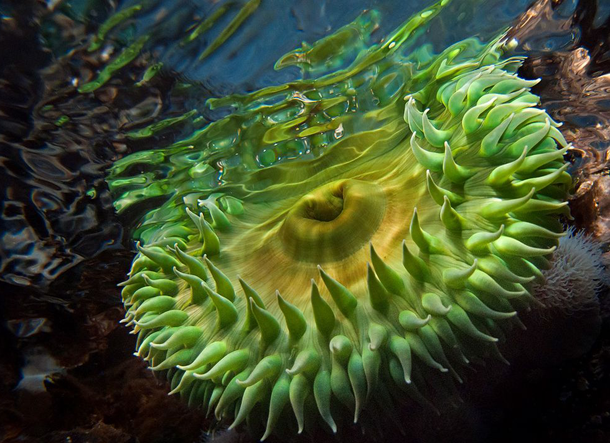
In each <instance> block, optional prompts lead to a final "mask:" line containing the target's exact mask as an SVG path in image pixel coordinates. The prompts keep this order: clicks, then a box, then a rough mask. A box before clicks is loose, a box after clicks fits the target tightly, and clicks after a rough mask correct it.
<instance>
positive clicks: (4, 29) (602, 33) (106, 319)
mask: <svg viewBox="0 0 610 443" xmlns="http://www.w3.org/2000/svg"><path fill="white" fill-rule="evenodd" d="M430 3H431V2H424V1H419V0H418V1H409V2H405V1H394V0H386V1H338V0H335V1H333V0H328V1H315V2H314V1H280V0H269V1H265V0H260V1H253V0H250V1H168V0H158V1H144V2H111V1H47V2H40V1H38V2H37V1H6V0H3V1H2V2H0V14H1V15H2V21H1V23H0V112H1V113H2V114H1V117H0V159H1V162H2V175H1V177H0V185H1V188H0V189H1V190H2V194H1V199H2V201H1V210H2V218H1V220H0V235H1V238H0V260H1V263H0V269H1V276H0V281H1V283H0V285H1V287H0V294H1V298H0V309H1V315H2V316H3V317H4V321H3V322H2V325H1V328H2V329H1V330H0V334H1V335H0V347H1V351H2V356H3V357H2V359H1V360H0V396H1V397H0V438H1V439H2V441H43V442H55V441H73V442H75V441H88V442H98V441H99V442H105V441H117V442H131V441H134V442H135V441H141V442H192V441H210V440H211V439H213V438H214V439H219V440H221V441H225V440H224V439H232V440H231V441H250V440H249V437H248V436H247V435H242V434H236V433H234V432H225V431H224V430H223V429H222V428H218V429H216V428H215V425H214V422H213V420H212V419H211V418H206V417H205V414H204V413H202V412H201V411H198V410H194V409H189V408H187V407H186V405H184V404H183V403H182V402H181V401H180V400H179V399H177V398H174V397H168V396H167V391H168V387H167V384H166V383H165V382H164V381H163V380H162V378H161V377H158V378H155V377H154V376H153V373H152V372H151V371H149V370H148V369H147V365H146V363H145V362H143V361H142V360H140V359H139V358H137V357H135V356H133V349H134V345H135V338H134V336H132V335H129V334H128V331H127V329H126V328H124V327H122V326H121V325H120V324H119V320H120V319H121V318H122V317H123V316H124V311H123V308H122V305H121V297H120V292H119V289H118V288H117V287H116V285H117V284H118V283H119V282H121V281H122V280H124V278H125V274H126V272H127V271H128V270H129V265H130V262H131V260H132V258H133V255H134V247H133V242H132V241H131V236H130V232H129V231H128V230H127V227H128V226H130V225H132V224H133V223H134V221H135V219H134V216H131V218H130V214H123V215H121V216H120V217H119V216H117V215H116V213H115V210H114V207H113V204H112V202H113V199H112V197H111V195H110V192H109V189H108V185H107V183H106V181H105V174H106V170H107V169H108V168H109V167H110V166H111V165H112V163H113V162H115V161H116V160H118V159H120V158H122V157H124V156H126V155H128V154H131V153H134V152H138V151H143V150H148V149H152V148H161V147H164V146H168V145H170V144H171V143H172V142H174V141H176V140H180V139H182V138H185V137H186V136H188V134H190V133H192V132H193V131H195V130H196V129H199V128H201V127H204V126H205V125H206V124H208V123H209V122H211V121H215V120H218V119H219V118H221V117H223V116H224V114H223V110H222V109H220V110H212V109H210V108H209V107H208V106H206V100H207V99H208V98H211V97H223V96H227V95H230V94H234V93H246V92H251V91H253V90H256V89H259V88H262V87H266V86H271V85H278V84H282V83H285V82H289V81H292V80H296V79H298V78H301V77H302V76H307V75H312V73H311V72H307V70H305V71H302V70H300V69H298V68H297V67H296V66H290V67H287V68H285V69H282V70H275V69H274V65H275V63H276V61H277V60H278V59H280V58H281V57H282V55H284V54H286V53H288V52H289V51H291V50H292V49H294V48H297V47H300V45H301V42H302V41H306V42H309V43H313V42H315V41H316V40H319V39H321V38H324V37H325V36H328V35H329V34H331V33H333V32H335V31H336V30H338V29H339V28H341V27H342V26H345V25H347V24H348V23H350V22H352V21H354V20H355V19H356V18H357V17H358V16H359V15H360V14H361V13H363V12H364V11H367V10H371V9H374V10H376V11H378V12H379V19H378V20H379V21H378V25H376V26H375V28H374V31H373V32H372V33H371V35H370V39H371V40H372V42H377V41H378V40H379V39H380V38H382V37H383V36H385V35H387V34H388V33H389V32H390V31H391V30H393V29H394V28H395V27H397V26H398V25H399V24H400V23H402V22H403V21H404V20H405V19H407V18H408V17H409V16H410V15H412V14H413V13H415V12H417V11H420V10H422V9H423V8H425V7H426V6H429V4H430ZM206 19H209V20H207V21H206ZM508 27H510V28H511V30H510V31H509V33H510V35H511V36H513V37H515V38H516V39H517V40H518V42H519V46H518V48H517V51H516V53H517V54H520V55H526V56H527V57H528V58H527V59H526V61H525V63H524V66H523V67H522V68H521V69H520V70H519V74H520V76H522V77H523V78H527V79H530V78H531V79H533V78H541V79H542V81H541V82H540V83H539V84H538V85H536V86H535V87H534V89H533V90H534V92H535V93H536V94H538V95H540V97H541V100H542V107H543V108H545V109H546V110H547V111H548V112H549V113H550V115H551V116H552V117H553V118H554V119H555V120H556V121H559V122H563V123H564V125H563V127H562V132H563V134H564V136H565V137H566V139H567V140H568V142H571V143H573V145H574V147H573V148H572V149H570V150H569V152H568V154H567V155H568V159H569V160H570V162H571V167H570V169H569V171H570V173H571V174H572V175H573V177H574V178H575V186H574V191H573V195H572V197H571V201H570V207H571V210H572V215H573V217H574V219H575V220H574V221H573V222H572V224H573V225H575V226H576V227H577V228H580V229H584V230H585V231H586V232H588V233H590V234H592V235H594V236H595V237H596V238H597V239H598V240H599V241H600V242H601V243H602V245H607V244H608V240H609V239H608V228H607V226H606V225H607V223H608V220H609V217H610V213H609V209H608V188H609V178H608V161H609V160H608V149H609V147H610V123H609V122H610V95H609V94H610V74H608V72H609V71H610V37H609V35H610V2H608V1H603V0H598V1H580V2H577V1H538V2H534V3H532V2H529V1H500V0H498V1H483V0H479V1H471V0H464V1H457V0H454V2H453V3H451V5H450V6H449V7H448V8H447V9H446V10H444V11H443V12H442V13H441V14H440V15H439V16H438V17H437V18H435V20H434V22H433V23H432V25H431V26H430V27H428V28H426V29H425V30H424V32H422V33H421V35H419V36H418V37H417V39H418V40H417V42H418V43H419V44H421V45H423V44H430V45H432V48H433V50H434V51H435V52H439V51H440V50H442V49H444V48H445V47H447V46H448V45H450V44H452V43H455V42H457V41H460V40H463V39H465V38H467V37H471V36H478V37H479V38H480V39H482V40H489V39H491V38H493V37H494V36H496V35H497V34H498V32H500V31H501V30H503V29H505V28H508ZM348 43H349V42H348ZM351 43H353V45H351V46H350V45H347V46H346V47H345V48H344V50H343V51H342V55H341V57H338V58H337V60H336V65H334V66H332V69H337V68H341V67H345V66H347V65H348V64H349V63H350V62H351V61H352V60H353V59H354V57H355V56H356V55H357V51H358V50H359V48H360V47H359V46H358V45H359V44H365V42H360V41H358V40H357V39H356V40H355V41H353V42H351ZM316 74H317V73H313V75H316ZM193 110H198V113H197V114H196V118H192V117H193V116H194V115H195V114H194V113H193V112H192V111H193ZM604 248H605V249H604V251H606V250H607V246H604ZM606 289H607V288H606ZM606 292H607V291H606ZM606 292H602V293H600V294H599V297H600V304H601V317H602V324H601V333H600V334H599V336H598V335H597V332H598V331H595V332H591V335H590V338H591V340H589V339H587V338H584V339H581V338H580V336H579V335H576V334H575V335H576V336H577V337H578V338H579V339H581V340H582V342H579V341H577V342H576V343H573V346H574V348H575V349H574V351H573V353H574V354H575V355H578V357H576V358H572V359H569V360H567V361H562V362H560V363H555V362H554V361H553V359H552V356H551V357H549V358H540V359H539V361H537V362H536V364H532V362H531V361H528V364H527V365H525V364H524V367H523V368H520V367H519V363H517V364H515V365H513V366H514V367H513V368H511V376H510V377H508V376H507V378H506V380H504V381H500V382H499V383H498V385H497V386H494V387H493V389H492V390H491V391H492V392H487V393H486V394H485V395H483V394H481V395H474V396H473V398H471V399H467V401H468V403H467V406H466V407H463V410H462V414H463V417H462V419H463V420H462V421H459V423H461V424H460V425H459V426H458V427H455V426H454V425H453V424H451V423H449V424H445V425H438V426H439V428H440V429H441V430H440V431H438V433H437V434H436V436H437V437H438V438H437V439H436V440H435V441H448V442H449V441H452V442H457V441H464V442H468V441H472V442H478V441H490V442H491V441H494V442H496V441H498V442H529V441H531V442H534V441H535V442H546V441H549V442H550V441H554V442H558V441H565V442H580V441H582V442H606V441H610V377H609V376H608V374H607V373H608V366H609V365H610V335H609V334H610V332H609V331H608V317H609V316H610V303H609V302H608V296H607V293H606ZM595 329H596V328H594V327H592V330H595ZM566 332H567V334H568V335H569V333H570V331H566ZM593 340H595V342H594V343H592V341H593ZM524 346H527V343H524ZM583 353H584V355H583ZM464 423H468V426H465V425H464ZM354 432H356V431H354ZM355 435H357V432H356V434H355ZM360 438H361V439H362V440H363V441H364V440H366V439H367V438H369V437H368V436H364V437H363V436H360ZM426 438H427V437H426V436H419V437H415V438H414V439H412V440H411V441H427V440H426Z"/></svg>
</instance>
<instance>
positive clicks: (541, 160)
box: [109, 27, 570, 438]
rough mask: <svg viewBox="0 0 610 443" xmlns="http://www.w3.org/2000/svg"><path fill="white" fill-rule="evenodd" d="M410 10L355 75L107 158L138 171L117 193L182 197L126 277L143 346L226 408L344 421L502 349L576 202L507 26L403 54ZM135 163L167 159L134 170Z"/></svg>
mask: <svg viewBox="0 0 610 443" xmlns="http://www.w3.org/2000/svg"><path fill="white" fill-rule="evenodd" d="M407 28H408V27H407ZM407 28H403V29H402V30H401V31H399V33H397V34H396V35H395V36H394V37H391V38H389V39H388V40H387V41H386V43H385V44H384V45H382V46H381V47H380V48H378V49H376V51H372V52H371V54H373V55H374V56H371V57H370V60H369V59H367V58H366V57H365V58H364V60H363V61H361V62H360V64H359V65H356V67H355V68H353V69H351V71H349V72H347V73H346V71H342V72H340V73H339V74H334V76H330V77H323V78H322V80H310V81H301V82H295V83H292V84H289V85H285V86H284V87H280V88H275V89H273V88H271V89H269V90H267V91H265V90H263V91H259V92H255V93H252V94H250V95H245V96H238V97H232V98H231V103H232V104H233V105H234V106H235V108H236V111H235V112H234V113H233V114H232V115H230V116H228V117H226V118H224V119H222V120H220V121H218V122H216V123H214V124H212V125H209V126H208V127H206V128H205V129H204V130H202V131H200V132H198V133H197V134H195V135H194V136H193V137H192V138H189V139H188V140H183V141H181V142H178V143H176V144H175V145H174V146H172V147H171V149H167V150H165V151H163V152H161V153H158V152H155V151H151V152H148V153H140V154H135V155H136V157H135V158H130V157H127V158H126V159H124V160H122V161H120V162H118V163H117V164H116V165H115V167H114V168H113V171H112V173H111V178H110V179H109V183H110V184H111V188H112V189H113V190H114V191H115V192H118V191H121V190H122V188H121V186H125V183H129V185H130V186H131V188H130V190H129V192H126V193H125V194H123V195H122V197H121V198H122V200H121V199H119V203H118V207H119V209H120V205H121V204H126V203H125V202H132V201H138V199H140V198H144V197H146V195H148V194H146V192H150V193H151V194H150V195H153V194H154V192H152V191H151V189H152V190H156V191H155V192H158V194H159V195H160V194H162V193H170V192H173V193H174V194H172V195H173V196H174V197H172V199H170V201H168V203H167V204H166V205H164V206H163V207H162V208H160V209H157V210H155V211H151V212H150V213H149V214H148V216H147V217H146V219H145V220H144V222H143V223H142V224H141V225H140V226H139V228H138V230H137V233H136V238H137V239H138V240H139V243H138V251H139V252H138V254H137V256H136V258H135V259H134V262H133V266H132V269H131V272H130V274H129V279H128V280H127V281H126V282H125V283H124V284H123V286H124V288H123V299H124V303H125V307H126V308H127V317H126V322H127V323H128V324H130V325H133V327H134V331H135V332H137V333H138V343H137V354H138V355H140V356H142V357H144V358H146V359H147V360H148V361H149V362H150V365H151V367H152V369H153V370H157V371H167V374H168V377H169V379H170V381H171V387H172V393H179V394H180V395H181V396H183V397H184V398H185V399H187V400H188V402H189V404H192V405H196V406H199V407H202V408H204V409H206V410H208V411H210V412H211V411H213V412H214V413H215V415H216V416H217V417H218V418H227V419H229V420H231V419H232V426H238V425H240V424H241V423H243V422H244V421H245V420H246V419H247V418H248V417H250V418H254V419H256V420H258V421H259V422H262V424H263V428H264V429H265V431H264V435H263V438H266V437H267V436H268V435H270V434H271V433H273V432H274V430H275V429H276V428H277V427H278V426H280V425H279V424H278V423H280V422H281V426H284V427H285V426H295V428H296V429H298V431H299V432H300V431H302V430H303V429H304V428H305V427H309V426H312V427H313V426H318V425H319V426H328V428H330V429H332V430H333V431H336V430H337V423H339V422H340V420H345V419H347V417H349V420H350V421H356V420H358V419H359V417H360V415H361V413H362V412H363V411H364V412H366V411H367V409H370V408H372V409H373V410H374V408H375V405H376V404H384V405H387V404H391V403H393V402H398V403H402V402H405V401H406V402H409V401H415V402H417V403H420V404H426V403H427V402H428V396H427V394H426V392H427V391H428V390H429V388H430V386H431V385H433V386H434V389H435V390H436V389H438V387H439V386H443V387H448V388H447V389H451V388H450V386H451V384H452V383H453V382H462V378H463V377H464V373H465V371H466V368H467V367H468V366H469V365H472V364H473V361H476V360H478V359H480V358H483V357H486V356H491V357H493V356H495V357H497V358H502V356H501V354H500V352H499V350H498V345H497V342H498V340H502V339H504V336H505V332H506V331H507V330H509V329H510V328H511V327H513V326H515V325H519V324H520V322H519V320H518V317H517V311H518V310H520V309H525V308H527V307H528V306H530V305H531V304H532V303H534V302H535V300H534V297H533V296H532V293H531V285H532V283H533V282H534V281H536V280H538V281H539V280H541V279H542V274H541V272H540V270H541V269H544V268H545V267H547V266H548V264H549V258H550V254H551V253H552V252H553V250H554V248H555V246H556V244H557V241H558V238H559V237H560V236H561V235H562V234H561V231H562V228H561V224H560V223H559V221H558V216H559V215H560V214H565V215H568V212H567V211H568V209H567V206H566V203H565V201H564V200H565V196H566V192H567V189H568V187H569V184H570V176H569V175H568V174H567V173H566V172H565V171H566V164H565V163H564V160H563V154H564V153H565V152H566V149H567V148H566V142H565V140H564V138H563V137H562V136H561V134H560V132H559V131H558V129H557V126H558V125H557V124H556V123H555V122H554V121H553V120H552V119H551V118H550V117H549V116H548V115H547V114H546V112H545V111H544V110H542V109H540V108H538V107H537V104H538V98H537V97H536V96H535V95H534V94H532V93H531V92H530V87H531V86H533V85H534V84H535V83H536V82H533V81H526V80H523V79H521V78H519V77H517V75H516V74H515V72H516V70H517V68H518V67H519V66H520V63H521V59H519V58H507V59H504V60H502V58H501V57H502V54H503V51H505V50H506V44H505V43H503V42H501V41H499V40H495V41H494V42H492V43H490V44H488V45H482V44H479V43H478V42H476V41H474V40H468V41H465V42H461V43H458V44H456V45H453V46H452V47H450V48H448V49H447V50H445V51H444V52H442V53H441V54H439V55H437V56H431V55H429V54H428V55H426V54H423V53H421V54H419V55H417V56H413V57H418V58H417V61H414V60H415V58H411V59H409V58H408V57H407V58H403V59H400V61H398V56H395V55H394V54H395V52H393V51H394V49H395V48H393V45H392V42H393V41H394V42H395V41H396V40H397V37H396V36H400V32H403V33H406V32H407V31H409V29H407ZM405 29H406V30H405ZM403 40H404V39H403ZM384 51H385V52H384ZM380 53H381V54H382V56H379V54H380ZM278 94H280V95H281V97H282V100H275V102H274V101H273V100H268V99H269V97H271V96H273V97H275V96H277V95H278ZM218 105H222V99H220V102H219V103H218ZM236 128H238V130H237V129H236ZM248 134H249V136H248V137H246V135H248ZM273 137H277V140H284V141H281V142H276V141H274V140H273ZM227 140H230V141H227ZM270 140H271V141H270ZM285 140H288V141H285ZM253 141H254V142H253ZM290 143H292V144H290ZM261 146H262V147H264V149H263V148H261ZM291 146H292V148H291ZM294 146H297V147H296V148H294ZM273 149H275V151H273ZM281 149H284V151H281ZM290 149H293V150H294V149H296V151H298V152H296V154H294V155H293V159H292V160H290V161H280V160H281V158H280V157H281V155H280V154H278V152H280V151H281V152H284V153H286V152H288V151H289V150H290ZM202 153H203V154H202ZM274 155H275V157H274ZM284 155H285V156H288V154H284ZM232 157H237V158H238V161H236V162H234V163H231V161H230V158H232ZM210 159H211V160H210ZM219 159H221V160H222V161H223V162H224V163H222V162H221V163H222V164H223V165H224V166H223V170H222V171H219V169H218V168H215V167H211V166H210V165H217V164H219V163H218V161H219ZM134 162H136V163H140V164H144V165H149V166H150V165H152V166H151V168H152V169H153V170H155V168H156V170H160V169H162V168H161V166H162V165H167V164H172V165H173V169H171V171H172V172H170V173H169V174H170V176H167V177H161V176H160V175H158V176H154V174H152V175H150V174H149V175H147V174H148V173H146V174H143V175H138V176H137V177H136V178H137V180H139V181H136V180H135V179H134V180H132V181H129V180H128V179H127V178H126V176H128V175H129V174H130V173H131V172H130V165H132V164H133V163H134ZM265 162H267V163H265ZM232 164H239V167H238V166H235V168H237V169H235V170H236V171H238V172H237V173H236V174H235V175H234V178H233V180H230V179H228V178H227V177H229V178H230V176H231V171H230V170H231V167H232V166H231V165H232ZM239 168H241V169H239ZM131 169H133V168H131ZM244 171H245V172H244ZM165 174H168V173H167V170H166V172H165ZM223 174H224V175H223ZM142 177H145V179H142ZM150 177H153V178H154V180H151V179H150ZM235 177H237V179H236V178H235ZM201 183H204V184H203V185H202V184H201ZM136 185H137V186H136ZM143 189H144V190H143ZM117 190H118V191H117ZM121 192H122V191H121ZM119 194H120V192H119ZM121 202H122V203H121ZM291 416H292V418H290V417H291ZM282 417H289V418H288V419H281V418H282ZM293 423H294V424H293Z"/></svg>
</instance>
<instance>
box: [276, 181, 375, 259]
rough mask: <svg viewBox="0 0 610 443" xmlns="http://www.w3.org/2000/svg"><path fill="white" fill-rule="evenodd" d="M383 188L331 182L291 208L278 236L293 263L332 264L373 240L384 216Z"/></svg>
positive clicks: (366, 183) (358, 182) (360, 183)
mask: <svg viewBox="0 0 610 443" xmlns="http://www.w3.org/2000/svg"><path fill="white" fill-rule="evenodd" d="M385 206H386V198H385V194H384V191H383V188H382V187H381V186H379V185H377V184H375V183H369V182H364V181H360V180H340V181H335V182H331V183H329V184H327V185H324V186H322V187H320V188H317V189H315V190H314V191H313V192H310V193H309V194H307V195H305V196H303V197H302V198H301V199H300V200H299V201H298V202H297V203H296V205H294V206H293V208H292V209H290V211H288V214H287V215H286V218H285V220H284V222H283V223H282V225H281V227H280V229H279V231H278V235H279V237H280V239H281V242H282V245H283V246H284V250H285V251H286V254H288V255H290V256H292V257H293V258H294V259H295V260H299V261H301V260H302V261H306V262H311V263H318V264H321V263H332V262H336V261H339V260H342V259H344V258H346V257H348V256H350V255H351V254H353V253H354V252H356V251H357V250H359V249H360V248H362V246H363V245H364V244H367V243H368V241H369V240H370V239H371V238H372V237H373V234H374V233H375V232H376V231H377V228H378V227H379V225H380V224H381V220H382V219H383V216H384V213H385V209H386V208H385Z"/></svg>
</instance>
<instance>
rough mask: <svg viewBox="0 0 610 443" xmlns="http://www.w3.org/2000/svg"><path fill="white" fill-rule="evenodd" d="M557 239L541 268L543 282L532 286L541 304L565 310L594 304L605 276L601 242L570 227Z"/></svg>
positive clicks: (591, 306) (571, 310) (584, 307)
mask: <svg viewBox="0 0 610 443" xmlns="http://www.w3.org/2000/svg"><path fill="white" fill-rule="evenodd" d="M566 234H567V235H566V236H565V237H562V238H561V239H560V240H559V246H558V247H557V250H556V251H555V253H554V254H553V261H552V266H551V268H550V269H547V270H544V271H543V275H544V280H545V281H544V284H542V285H536V286H535V287H534V294H535V295H536V298H537V299H538V300H539V301H540V302H542V304H543V305H544V307H545V308H553V309H559V310H562V311H564V312H566V313H569V314H574V313H576V312H578V311H582V310H587V309H591V308H595V307H596V306H597V305H598V303H599V300H598V293H599V291H600V290H601V288H602V287H603V286H604V284H607V283H608V277H607V274H606V271H605V269H604V266H603V264H602V248H601V244H600V243H598V242H596V241H595V240H594V239H593V238H592V237H591V236H590V235H587V234H586V233H585V232H584V231H578V232H577V231H576V230H575V229H574V228H573V227H570V228H568V229H567V231H566Z"/></svg>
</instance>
